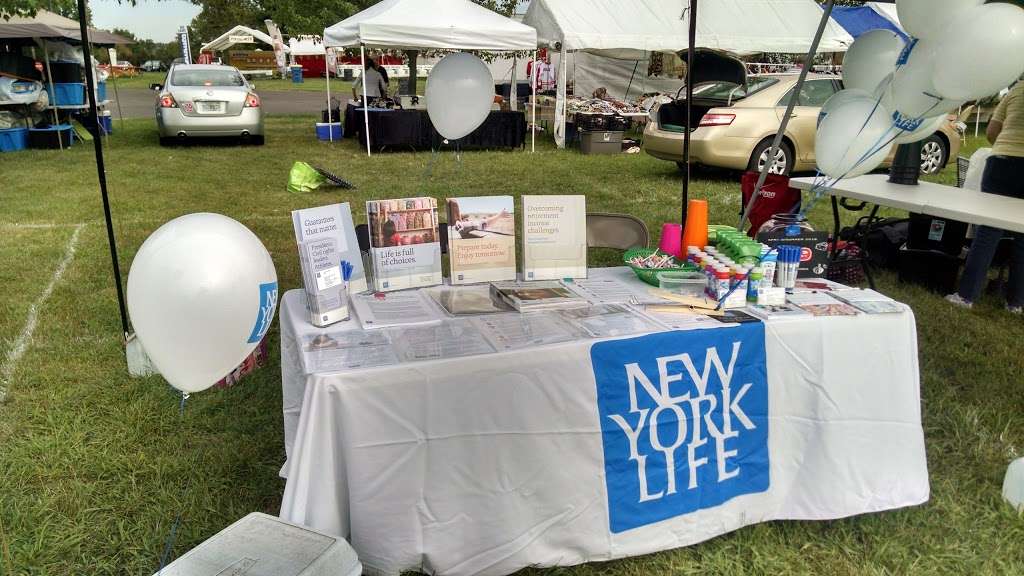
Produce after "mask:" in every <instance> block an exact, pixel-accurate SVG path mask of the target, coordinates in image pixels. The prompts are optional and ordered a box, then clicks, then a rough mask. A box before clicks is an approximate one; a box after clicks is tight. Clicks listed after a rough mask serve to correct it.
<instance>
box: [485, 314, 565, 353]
mask: <svg viewBox="0 0 1024 576" xmlns="http://www.w3.org/2000/svg"><path fill="white" fill-rule="evenodd" d="M476 322H477V325H478V326H479V327H480V329H481V331H482V332H483V333H484V335H485V336H486V337H487V338H488V340H490V341H491V343H492V344H493V345H494V347H495V348H497V349H498V350H517V349H519V348H527V347H530V346H543V345H545V344H557V343H559V342H568V341H570V340H576V339H577V338H579V337H580V334H579V333H578V332H577V331H576V330H574V329H573V328H572V327H571V326H570V325H569V324H567V323H566V322H565V320H564V319H562V318H560V317H558V316H556V315H554V314H494V315H491V316H486V317H483V318H479V319H478V320H477V321H476Z"/></svg>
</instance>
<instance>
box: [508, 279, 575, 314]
mask: <svg viewBox="0 0 1024 576" xmlns="http://www.w3.org/2000/svg"><path fill="white" fill-rule="evenodd" d="M491 295H492V297H493V298H494V299H495V300H500V301H502V302H504V303H506V304H508V305H509V306H511V307H512V308H515V309H516V310H518V311H520V312H531V311H535V310H553V309H557V308H573V307H580V306H586V305H587V304H588V303H587V301H586V300H585V299H583V298H581V297H579V296H578V295H576V294H575V293H573V292H572V291H571V290H569V289H568V288H566V287H565V285H563V284H562V283H561V282H553V281H546V282H495V283H493V284H491Z"/></svg>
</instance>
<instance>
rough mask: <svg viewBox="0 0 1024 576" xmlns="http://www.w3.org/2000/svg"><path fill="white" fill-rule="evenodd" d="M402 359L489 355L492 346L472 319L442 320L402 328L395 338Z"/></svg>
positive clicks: (411, 360) (492, 348)
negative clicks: (431, 324) (429, 324)
mask: <svg viewBox="0 0 1024 576" xmlns="http://www.w3.org/2000/svg"><path fill="white" fill-rule="evenodd" d="M397 343H398V347H399V349H400V353H401V358H402V360H403V361H405V362H418V361H423V360H441V359H444V358H459V357H462V356H474V355H477V354H491V353H493V352H495V349H494V346H492V345H491V343H490V342H488V341H487V339H486V338H485V337H484V335H483V334H482V333H481V332H480V329H479V328H478V327H477V326H476V325H475V324H474V323H473V321H472V320H446V321H444V322H442V323H441V324H437V325H434V326H414V327H412V328H406V329H403V330H402V332H401V336H400V338H398V339H397Z"/></svg>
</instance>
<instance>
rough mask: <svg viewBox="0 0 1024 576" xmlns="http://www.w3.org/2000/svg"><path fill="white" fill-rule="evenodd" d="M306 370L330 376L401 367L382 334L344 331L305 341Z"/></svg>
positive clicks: (387, 340) (364, 331) (389, 343)
mask: <svg viewBox="0 0 1024 576" xmlns="http://www.w3.org/2000/svg"><path fill="white" fill-rule="evenodd" d="M302 351H303V354H304V356H305V362H306V369H307V370H310V371H311V372H330V371H336V370H350V369H354V368H371V367H374V366H390V365H392V364H398V355H397V354H396V353H395V350H394V347H393V346H392V344H391V339H390V338H389V337H388V335H387V333H386V332H385V331H383V330H378V331H375V332H371V331H367V330H345V331H340V332H326V333H323V334H317V335H315V336H304V337H303V338H302Z"/></svg>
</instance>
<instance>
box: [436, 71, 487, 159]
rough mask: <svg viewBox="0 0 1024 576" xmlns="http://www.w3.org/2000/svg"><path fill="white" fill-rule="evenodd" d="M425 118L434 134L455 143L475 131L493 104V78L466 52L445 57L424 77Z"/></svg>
mask: <svg viewBox="0 0 1024 576" xmlns="http://www.w3.org/2000/svg"><path fill="white" fill-rule="evenodd" d="M426 92H427V93H426V96H427V114H428V115H429V116H430V122H431V123H433V124H434V128H435V129H436V130H437V132H438V133H439V134H440V135H441V136H444V137H445V138H447V139H448V140H457V139H459V138H462V137H463V136H465V135H467V134H469V133H470V132H472V131H473V130H476V129H477V127H479V126H480V125H481V124H483V123H484V120H486V119H487V115H488V114H490V113H491V105H492V104H493V103H494V78H493V77H492V76H491V71H490V70H489V69H488V68H487V65H486V64H484V63H483V62H482V61H481V60H480V59H479V58H477V57H476V56H474V55H472V54H467V53H465V52H458V53H455V54H449V55H448V56H445V57H444V58H443V59H442V60H441V61H440V62H438V63H437V64H436V65H435V66H434V68H433V70H431V71H430V76H428V77H427V91H426Z"/></svg>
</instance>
